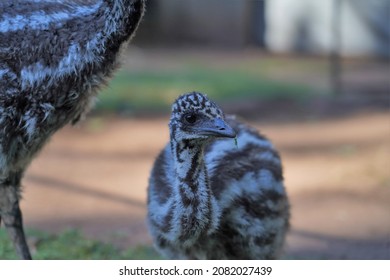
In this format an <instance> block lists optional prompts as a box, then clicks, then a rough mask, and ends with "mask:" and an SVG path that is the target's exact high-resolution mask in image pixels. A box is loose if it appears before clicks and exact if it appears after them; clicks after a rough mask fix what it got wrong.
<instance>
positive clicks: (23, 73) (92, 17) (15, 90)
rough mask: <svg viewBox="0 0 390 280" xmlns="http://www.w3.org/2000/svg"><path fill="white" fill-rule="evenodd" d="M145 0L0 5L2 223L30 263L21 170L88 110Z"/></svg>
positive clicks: (26, 0)
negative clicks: (20, 200)
mask: <svg viewBox="0 0 390 280" xmlns="http://www.w3.org/2000/svg"><path fill="white" fill-rule="evenodd" d="M143 11H144V0H96V1H92V0H64V1H59V0H2V1H0V223H1V220H3V222H4V225H5V226H6V229H7V231H8V232H9V235H10V237H11V239H12V240H13V243H14V245H15V248H16V251H17V253H18V255H19V256H20V257H21V258H25V259H29V258H31V256H30V253H29V250H28V247H27V244H26V242H25V237H24V233H23V226H22V218H21V212H20V209H19V199H20V181H21V178H22V175H23V172H24V170H25V169H26V167H27V166H28V164H29V163H30V162H31V160H32V159H33V157H34V156H35V155H36V154H37V153H38V151H39V150H40V149H41V148H42V147H43V146H44V144H45V143H46V142H47V140H48V139H49V137H50V136H51V135H52V134H53V133H55V132H56V131H57V130H58V129H60V128H61V127H63V126H64V125H66V124H67V123H69V122H76V121H78V120H79V119H80V118H82V117H83V116H84V115H85V113H86V112H87V111H88V110H89V109H90V107H91V105H92V103H93V100H94V99H95V96H96V94H97V91H98V89H99V88H100V86H102V85H104V84H105V83H106V82H107V79H108V78H109V77H110V76H111V74H112V73H113V71H114V70H115V69H116V68H117V66H118V64H119V63H118V54H119V53H120V50H121V49H122V48H123V47H124V46H125V45H126V43H127V42H128V41H129V40H130V39H131V37H132V35H133V34H134V32H135V30H136V28H137V26H138V23H139V21H140V18H141V17H142V14H143Z"/></svg>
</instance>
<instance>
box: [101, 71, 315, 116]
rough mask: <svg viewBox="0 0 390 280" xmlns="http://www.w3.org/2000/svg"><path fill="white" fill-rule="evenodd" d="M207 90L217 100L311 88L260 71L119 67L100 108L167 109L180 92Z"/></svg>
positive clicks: (295, 94) (289, 94)
mask: <svg viewBox="0 0 390 280" xmlns="http://www.w3.org/2000/svg"><path fill="white" fill-rule="evenodd" d="M194 90H195V91H200V92H203V93H206V94H207V95H208V96H210V98H212V99H214V100H216V101H222V100H223V101H226V100H228V101H232V102H234V100H239V99H243V98H262V99H275V98H293V99H299V98H303V97H306V96H307V95H308V94H310V92H311V90H310V89H309V88H308V87H307V86H305V85H300V84H292V83H281V82H277V81H272V80H269V79H262V78H260V77H259V75H258V73H255V72H250V71H244V70H243V69H241V70H240V69H236V70H229V69H226V70H221V69H211V68H207V67H187V68H185V69H177V70H173V71H170V72H169V71H166V72H164V71H154V72H153V71H144V72H130V71H126V70H125V69H123V70H121V71H119V72H118V73H117V75H116V76H115V77H114V79H113V80H112V81H111V82H110V84H109V86H108V88H106V89H105V90H104V91H103V92H102V93H101V94H100V95H99V98H100V102H98V104H97V110H98V111H108V112H110V111H129V112H139V111H166V110H167V108H169V107H170V105H171V104H172V102H173V101H174V100H175V98H177V96H178V95H180V94H182V93H185V92H189V91H194Z"/></svg>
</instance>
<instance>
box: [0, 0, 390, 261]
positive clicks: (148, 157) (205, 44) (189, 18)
mask: <svg viewBox="0 0 390 280" xmlns="http://www.w3.org/2000/svg"><path fill="white" fill-rule="evenodd" d="M389 62H390V2H389V1H388V0H371V1H364V0H323V1H310V0H295V1H289V0H224V1H219V0H170V1H159V0H148V1H147V12H146V14H145V17H144V19H143V21H142V22H141V25H140V28H139V30H138V33H137V35H136V37H135V38H134V40H133V41H132V43H131V45H130V47H129V49H128V50H126V52H125V54H124V56H123V67H122V68H121V70H120V71H118V72H117V74H116V75H115V77H114V79H113V80H112V81H111V83H110V84H109V85H108V87H107V88H105V89H104V90H103V92H101V94H100V95H99V100H98V102H97V104H96V107H95V109H94V110H93V111H92V112H91V114H90V115H89V117H88V118H87V119H86V120H85V121H83V122H82V123H81V124H79V125H78V126H76V127H70V126H69V127H66V128H65V129H63V130H61V131H60V132H59V133H57V134H56V135H55V136H54V137H53V139H52V141H51V142H50V143H49V144H48V145H47V146H46V147H45V149H44V150H43V151H42V153H41V155H40V156H39V157H38V158H37V159H36V160H35V161H34V162H33V164H32V165H31V166H30V168H29V169H28V172H27V174H26V176H25V179H24V185H25V190H24V199H23V201H22V209H23V213H24V222H25V225H26V227H27V228H28V230H27V231H28V238H29V243H30V247H31V248H32V253H33V257H34V258H38V259H39V258H43V259H50V258H54V259H56V258H57V259H58V258H59V259H122V258H123V259H155V258H159V256H158V255H157V254H156V252H155V251H154V250H153V248H152V243H151V238H150V236H149V234H148V231H147V227H146V224H145V216H146V188H147V183H148V177H149V172H150V169H151V167H152V164H153V161H154V159H155V157H156V155H157V154H158V152H159V151H160V149H161V148H162V147H163V146H164V145H165V143H166V142H167V141H168V127H167V124H168V119H169V113H170V104H171V103H172V102H173V101H174V99H175V98H176V97H177V96H178V95H180V94H182V93H184V92H189V91H194V90H196V91H200V92H204V93H206V94H208V95H209V97H210V98H212V99H214V100H215V101H217V102H218V103H219V104H220V105H221V107H222V108H223V109H224V111H225V112H226V113H230V114H237V115H240V116H242V117H244V118H245V119H246V120H247V121H248V122H249V123H250V124H252V125H253V126H255V127H256V128H258V129H259V130H261V132H262V133H263V134H265V135H267V136H268V137H269V138H270V139H271V140H272V141H273V143H274V144H275V146H276V147H277V149H278V150H279V151H280V154H281V157H282V160H283V165H284V172H285V185H286V188H287V191H288V193H289V196H290V200H291V206H292V208H291V211H292V219H291V224H292V227H291V230H290V233H289V236H288V238H287V244H286V254H285V257H284V258H286V259H390V118H389V117H390V115H389V106H390V64H389ZM0 258H2V259H9V258H14V255H13V249H12V247H11V245H10V244H9V240H8V238H7V237H6V235H5V233H4V231H3V230H1V231H0Z"/></svg>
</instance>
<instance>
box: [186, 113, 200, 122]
mask: <svg viewBox="0 0 390 280" xmlns="http://www.w3.org/2000/svg"><path fill="white" fill-rule="evenodd" d="M184 120H185V121H186V123H188V124H194V123H195V122H196V120H197V116H196V115H195V114H192V113H190V114H187V115H185V116H184Z"/></svg>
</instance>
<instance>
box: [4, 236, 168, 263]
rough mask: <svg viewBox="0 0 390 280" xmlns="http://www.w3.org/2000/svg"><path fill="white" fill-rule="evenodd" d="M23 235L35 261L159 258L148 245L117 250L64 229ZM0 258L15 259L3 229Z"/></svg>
mask: <svg viewBox="0 0 390 280" xmlns="http://www.w3.org/2000/svg"><path fill="white" fill-rule="evenodd" d="M27 236H28V240H29V243H30V249H31V252H32V255H33V258H34V259H37V260H55V259H59V260H89V259H91V260H122V259H123V260H145V259H151V260H152V259H161V256H160V255H159V254H158V253H157V252H156V251H155V250H154V249H153V248H152V247H151V246H147V245H140V246H137V247H135V248H129V249H127V250H120V249H119V248H116V247H115V246H113V245H112V244H108V243H104V242H101V241H96V240H91V239H87V238H85V237H84V236H83V235H82V234H81V233H80V232H79V231H77V230H66V231H64V232H61V233H60V234H48V233H45V232H42V231H35V230H28V231H27ZM0 259H17V257H16V255H15V252H14V249H13V246H12V244H11V242H10V239H9V238H8V236H7V234H6V232H5V231H4V229H1V230H0Z"/></svg>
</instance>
